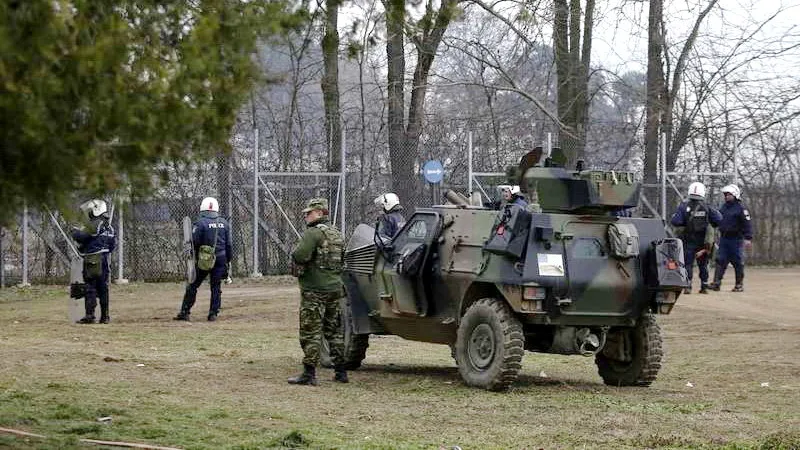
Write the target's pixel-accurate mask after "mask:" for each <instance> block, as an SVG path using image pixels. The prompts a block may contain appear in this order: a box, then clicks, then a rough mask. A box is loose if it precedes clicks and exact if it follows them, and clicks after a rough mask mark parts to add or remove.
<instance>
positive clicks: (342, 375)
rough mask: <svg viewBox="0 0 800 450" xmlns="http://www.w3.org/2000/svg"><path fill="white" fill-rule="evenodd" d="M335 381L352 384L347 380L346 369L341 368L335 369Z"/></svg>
mask: <svg viewBox="0 0 800 450" xmlns="http://www.w3.org/2000/svg"><path fill="white" fill-rule="evenodd" d="M333 381H338V382H339V383H349V382H350V380H349V379H348V378H347V371H345V370H344V367H341V366H339V367H336V368H335V369H334V374H333Z"/></svg>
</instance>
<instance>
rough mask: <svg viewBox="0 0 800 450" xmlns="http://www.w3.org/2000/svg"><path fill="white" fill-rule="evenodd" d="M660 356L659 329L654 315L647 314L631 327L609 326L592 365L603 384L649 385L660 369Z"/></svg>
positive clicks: (661, 355) (661, 353)
mask: <svg viewBox="0 0 800 450" xmlns="http://www.w3.org/2000/svg"><path fill="white" fill-rule="evenodd" d="M663 355H664V352H663V351H662V349H661V328H660V327H659V326H658V323H657V322H656V318H655V316H653V315H652V314H646V315H644V316H643V317H642V318H641V319H640V320H639V323H637V324H636V326H635V327H633V328H612V329H611V330H610V331H609V333H608V338H607V340H606V345H605V346H604V347H603V350H602V351H600V353H598V354H597V355H596V356H595V364H597V372H598V373H599V374H600V376H601V377H602V378H603V382H605V384H608V385H610V386H650V384H652V383H653V381H655V379H656V376H657V375H658V371H659V369H661V358H662V357H663Z"/></svg>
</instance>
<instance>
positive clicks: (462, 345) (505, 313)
mask: <svg viewBox="0 0 800 450" xmlns="http://www.w3.org/2000/svg"><path fill="white" fill-rule="evenodd" d="M524 347H525V337H524V335H523V333H522V325H521V324H520V322H519V320H518V319H517V318H516V317H515V316H514V314H513V312H512V311H511V308H509V307H508V305H507V304H506V303H505V302H503V301H501V300H497V299H494V298H483V299H480V300H478V301H477V302H475V303H473V304H472V306H470V307H469V309H467V312H466V313H464V317H462V318H461V324H460V325H459V326H458V333H457V337H456V351H455V359H456V362H457V364H458V371H459V373H460V374H461V378H463V379H464V382H465V383H466V384H468V385H470V386H475V387H481V388H484V389H488V390H490V391H501V390H504V389H507V388H508V386H509V385H510V384H511V383H513V382H514V380H516V379H517V374H518V373H519V370H520V368H521V367H522V356H523V354H524V353H525V350H524Z"/></svg>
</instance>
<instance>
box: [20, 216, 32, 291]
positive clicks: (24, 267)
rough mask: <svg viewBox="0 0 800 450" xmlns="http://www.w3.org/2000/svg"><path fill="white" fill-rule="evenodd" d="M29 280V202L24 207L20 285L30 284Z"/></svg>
mask: <svg viewBox="0 0 800 450" xmlns="http://www.w3.org/2000/svg"><path fill="white" fill-rule="evenodd" d="M30 285H31V284H30V283H29V282H28V203H27V202H26V203H25V206H23V208H22V283H20V286H23V287H25V286H30Z"/></svg>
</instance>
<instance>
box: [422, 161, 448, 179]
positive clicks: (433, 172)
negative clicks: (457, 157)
mask: <svg viewBox="0 0 800 450" xmlns="http://www.w3.org/2000/svg"><path fill="white" fill-rule="evenodd" d="M422 176H423V177H425V181H427V182H428V183H433V184H435V183H441V182H442V179H444V166H442V163H441V162H439V161H437V160H435V159H432V160H430V161H428V162H426V163H425V165H424V166H422Z"/></svg>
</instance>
